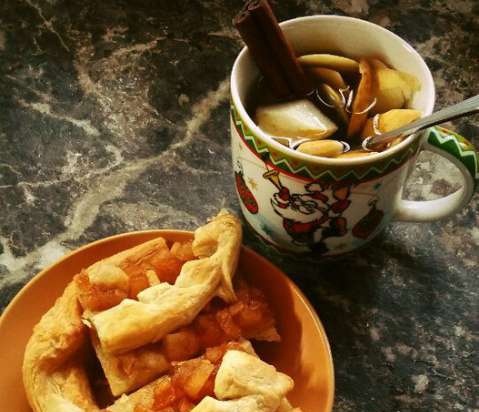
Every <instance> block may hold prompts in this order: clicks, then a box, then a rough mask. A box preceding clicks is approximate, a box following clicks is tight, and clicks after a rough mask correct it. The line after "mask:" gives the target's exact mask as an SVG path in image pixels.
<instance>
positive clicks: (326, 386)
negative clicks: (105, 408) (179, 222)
mask: <svg viewBox="0 0 479 412" xmlns="http://www.w3.org/2000/svg"><path fill="white" fill-rule="evenodd" d="M158 236H162V237H163V238H165V239H166V240H167V241H168V242H176V241H178V242H185V241H188V240H191V239H192V237H193V233H192V232H186V231H178V230H153V231H143V232H133V233H126V234H121V235H117V236H112V237H108V238H105V239H102V240H99V241H96V242H93V243H90V244H88V245H86V246H83V247H81V248H79V249H77V250H76V251H74V252H72V253H71V254H69V255H67V256H65V257H64V258H62V259H61V260H59V261H58V262H56V263H55V264H53V265H52V266H50V267H49V268H47V269H45V270H43V271H42V272H40V273H39V274H38V275H37V276H35V278H34V279H33V280H32V281H31V282H29V283H28V284H27V285H26V286H25V287H24V288H23V289H22V290H21V291H20V293H19V294H18V295H17V296H16V297H15V298H14V299H13V301H12V302H11V303H10V305H9V306H8V307H7V309H6V310H5V312H4V313H3V316H2V317H1V318H0V361H1V364H2V373H1V375H0V388H1V389H2V390H1V393H2V396H1V397H0V411H15V412H29V411H31V409H30V407H29V406H28V402H27V399H26V396H25V392H24V387H23V382H22V363H23V356H24V351H25V346H26V344H27V342H28V340H29V338H30V336H31V335H32V329H33V327H34V326H35V325H36V324H37V323H38V322H39V320H40V318H41V317H42V315H43V314H44V313H45V312H47V310H48V309H49V308H50V307H52V306H53V304H54V302H55V300H56V299H57V298H58V297H59V296H61V295H62V293H63V291H64V289H65V287H66V286H67V284H68V283H69V282H70V281H71V280H72V278H73V276H74V275H75V274H77V273H79V272H80V271H81V270H82V269H83V268H85V267H87V266H89V265H91V264H93V263H94V262H96V261H98V260H100V259H104V258H106V257H108V256H111V255H113V254H115V253H118V252H120V251H123V250H126V249H129V248H131V247H133V246H136V245H138V244H140V243H143V242H146V241H149V240H151V239H154V238H156V237H158ZM238 270H239V271H240V272H241V273H242V275H243V276H245V277H246V278H247V280H248V281H249V282H250V283H251V284H252V285H254V286H255V287H257V288H259V289H261V290H262V291H263V292H264V294H265V295H266V298H267V300H268V302H269V304H270V306H271V308H272V310H273V312H274V316H275V318H276V322H277V329H278V332H279V334H280V335H281V338H282V339H281V342H279V343H267V342H264V343H262V344H258V345H255V350H256V351H257V353H258V354H259V356H260V357H261V358H262V359H264V360H265V361H266V362H268V363H270V364H273V365H274V366H275V367H276V368H277V369H278V370H279V371H281V372H284V373H286V374H287V375H289V376H290V377H291V378H293V379H294V382H295V386H294V389H293V391H292V392H291V393H290V394H289V395H288V398H289V400H290V402H291V404H293V405H294V406H297V407H299V408H301V410H302V411H303V412H330V411H331V410H332V405H333V398H334V370H333V361H332V357H331V351H330V348H329V343H328V340H327V337H326V334H325V332H324V329H323V326H322V325H321V322H320V320H319V318H318V317H317V315H316V313H315V311H314V309H313V308H312V307H311V305H310V303H309V302H308V301H307V299H306V298H305V296H304V295H303V294H302V293H301V291H300V290H299V289H298V288H297V286H296V285H295V284H294V283H293V282H292V281H291V280H289V279H288V278H287V277H286V276H285V275H284V274H283V273H282V272H281V271H280V270H279V269H278V268H277V267H275V266H274V265H273V264H271V263H270V262H269V261H267V260H266V259H264V258H263V257H261V256H259V255H258V254H256V253H255V252H253V251H252V250H250V249H248V248H246V247H243V248H242V251H241V256H240V261H239V268H238Z"/></svg>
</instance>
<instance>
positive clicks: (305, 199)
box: [263, 170, 351, 253]
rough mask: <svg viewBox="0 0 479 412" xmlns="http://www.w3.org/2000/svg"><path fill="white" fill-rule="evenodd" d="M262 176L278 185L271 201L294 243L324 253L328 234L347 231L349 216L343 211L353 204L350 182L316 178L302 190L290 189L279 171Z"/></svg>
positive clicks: (341, 234) (342, 233)
mask: <svg viewBox="0 0 479 412" xmlns="http://www.w3.org/2000/svg"><path fill="white" fill-rule="evenodd" d="M263 177H264V178H265V179H268V180H269V181H270V182H271V183H273V185H275V187H276V188H277V189H278V191H277V192H275V193H274V194H273V197H272V198H271V205H272V206H273V209H274V211H275V212H276V213H277V214H278V215H279V216H281V218H282V220H283V222H282V223H283V228H284V229H285V230H286V232H287V233H288V235H289V236H290V237H291V239H292V240H293V242H294V243H296V244H298V245H301V246H307V247H308V248H309V249H310V250H312V251H315V252H319V253H325V252H327V251H328V248H327V246H326V244H325V242H324V241H325V240H326V239H327V238H329V237H336V236H344V235H345V234H346V232H347V220H346V218H345V217H343V216H342V214H343V212H344V211H345V210H346V209H347V208H348V207H349V205H350V204H351V201H350V200H349V195H350V193H351V184H345V183H342V184H339V183H336V182H335V183H327V182H324V181H319V180H315V181H312V182H309V183H307V184H305V186H304V192H303V193H291V192H290V190H289V189H288V188H287V187H285V186H283V184H282V183H281V181H280V178H279V172H278V171H276V170H268V171H267V172H266V173H264V174H263ZM326 190H330V195H328V194H326V193H325V192H326ZM330 196H332V198H331V197H330Z"/></svg>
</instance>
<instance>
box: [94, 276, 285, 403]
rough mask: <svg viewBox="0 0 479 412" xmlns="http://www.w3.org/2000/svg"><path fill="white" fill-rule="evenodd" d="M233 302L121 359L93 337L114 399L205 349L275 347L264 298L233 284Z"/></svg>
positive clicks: (212, 306)
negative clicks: (254, 343) (236, 344)
mask: <svg viewBox="0 0 479 412" xmlns="http://www.w3.org/2000/svg"><path fill="white" fill-rule="evenodd" d="M237 283H238V285H237V286H236V295H237V300H236V302H234V303H231V304H228V303H225V302H223V301H222V300H220V299H214V300H213V301H212V302H210V303H209V304H208V306H207V307H206V308H204V309H203V310H202V311H201V312H200V314H199V315H198V316H197V317H196V318H195V319H194V320H193V322H192V323H191V324H189V325H187V326H185V327H183V328H180V329H178V330H176V331H174V332H172V333H170V334H168V335H166V336H165V337H164V338H163V339H162V341H161V342H157V343H154V344H149V345H146V346H143V347H141V348H138V349H134V350H132V351H129V352H126V353H122V354H119V355H115V354H111V353H108V352H105V351H104V350H103V349H102V347H101V345H100V344H99V342H98V338H97V337H96V334H95V333H94V331H92V343H93V347H94V348H95V352H96V354H97V357H98V359H99V360H100V362H101V365H102V368H103V371H104V373H105V377H106V379H107V380H108V383H109V385H110V389H111V392H112V394H113V395H114V396H119V395H121V394H123V393H127V392H131V391H132V390H134V389H137V388H139V387H141V386H143V385H144V384H146V383H148V382H151V380H152V379H154V378H156V377H158V376H159V375H160V374H161V373H162V372H164V371H166V370H167V369H169V367H170V366H171V362H174V361H182V360H187V359H191V358H193V357H195V356H197V355H200V354H201V353H203V352H204V351H205V350H206V349H207V348H209V347H212V346H216V345H220V344H223V343H227V342H229V341H231V340H236V339H239V338H246V339H254V340H258V341H268V342H277V341H279V340H280V337H279V335H278V333H277V331H276V328H275V326H274V323H275V322H274V318H273V314H272V313H271V311H270V309H269V306H268V304H267V302H266V298H265V297H264V295H263V293H262V292H261V291H260V290H258V289H257V288H254V287H251V286H249V285H247V284H246V282H244V281H242V280H240V281H239V282H237Z"/></svg>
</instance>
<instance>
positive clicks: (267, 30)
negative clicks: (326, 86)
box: [248, 0, 310, 97]
mask: <svg viewBox="0 0 479 412" xmlns="http://www.w3.org/2000/svg"><path fill="white" fill-rule="evenodd" d="M248 10H249V11H250V12H251V15H252V16H253V18H254V19H255V22H256V24H257V25H258V27H259V28H260V29H261V30H262V32H263V33H264V36H265V38H266V42H267V43H268V45H269V46H270V47H271V50H272V51H273V54H274V56H275V58H276V61H277V62H278V63H279V68H280V70H281V71H282V73H283V76H284V77H286V81H287V83H288V85H289V88H290V89H291V90H292V91H293V93H294V94H295V95H296V96H297V97H303V96H305V95H306V93H307V92H309V91H310V88H308V81H307V78H306V75H305V73H304V71H303V68H302V67H301V65H300V64H299V63H298V61H297V60H296V55H295V53H294V51H293V48H292V46H291V44H290V43H289V41H288V40H287V39H286V37H285V36H284V33H283V31H282V30H281V27H280V26H279V24H278V21H277V20H276V17H275V15H274V13H273V10H272V9H271V6H270V4H269V3H268V1H267V0H254V1H250V2H249V3H248Z"/></svg>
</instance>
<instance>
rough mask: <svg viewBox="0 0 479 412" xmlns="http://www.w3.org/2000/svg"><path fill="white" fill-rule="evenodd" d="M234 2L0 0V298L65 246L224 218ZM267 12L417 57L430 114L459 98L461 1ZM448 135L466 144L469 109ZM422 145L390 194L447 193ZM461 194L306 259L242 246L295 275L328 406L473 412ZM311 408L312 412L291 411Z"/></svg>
mask: <svg viewBox="0 0 479 412" xmlns="http://www.w3.org/2000/svg"><path fill="white" fill-rule="evenodd" d="M240 3H241V2H240V1H206V0H205V1H188V0H176V1H174V2H172V1H166V0H129V1H127V0H103V1H94V0H22V1H20V0H2V1H1V2H0V108H1V110H0V305H1V307H2V308H3V307H5V306H6V305H7V304H8V302H9V301H10V300H11V299H12V297H13V296H14V295H15V294H16V293H17V292H18V290H19V289H20V288H21V287H22V286H23V285H24V284H25V283H26V282H27V281H28V280H29V279H30V278H31V277H32V276H34V275H35V273H37V272H38V270H40V269H41V268H43V267H45V266H46V265H47V264H49V263H50V262H52V261H54V260H55V259H57V258H58V257H60V256H62V255H63V254H64V253H66V252H67V251H68V250H70V249H73V248H75V247H77V246H79V245H82V244H85V243H87V242H90V241H92V240H95V239H98V238H101V237H104V236H108V235H111V234H115V233H120V232H125V231H131V230H137V229H147V228H169V227H173V228H194V227H196V226H197V225H199V224H201V223H202V222H204V221H205V219H206V218H207V217H208V216H210V215H212V214H214V213H215V212H216V211H217V210H218V209H219V208H220V207H223V206H226V207H229V208H231V209H233V210H235V211H239V207H238V201H237V199H236V197H235V193H234V188H233V178H232V169H231V165H230V153H229V132H228V127H229V126H228V93H229V92H228V87H229V83H228V77H229V70H230V67H231V65H232V62H233V60H234V58H235V55H236V54H237V52H238V51H239V49H240V47H241V42H240V41H239V38H238V36H237V35H236V33H235V32H234V30H232V28H231V25H230V22H231V19H232V16H233V14H234V13H235V11H236V10H238V9H239V8H240ZM274 5H275V8H276V10H277V14H278V17H279V18H280V19H281V20H284V19H287V18H292V17H296V16H301V15H308V14H317V13H336V14H346V15H351V16H356V17H361V18H365V19H368V20H370V21H373V22H376V23H378V24H381V25H383V26H385V27H387V28H388V29H390V30H392V31H394V32H396V33H397V34H399V35H400V36H402V37H404V38H405V39H406V40H408V41H410V42H411V43H412V44H413V45H414V46H415V47H416V48H417V50H418V51H419V52H420V53H421V54H422V55H423V56H424V57H425V58H426V61H427V63H428V65H429V67H430V68H431V70H432V72H433V75H434V78H435V81H436V85H437V92H438V93H437V97H438V99H437V107H441V106H444V105H446V104H449V103H453V102H456V101H458V100H460V99H462V98H465V97H468V96H470V95H472V94H475V93H477V91H478V89H477V84H479V71H478V70H477V64H478V61H479V3H477V2H476V1H474V0H456V1H453V2H452V1H430V0H424V1H420V2H417V1H410V0H402V1H399V2H397V1H389V0H371V1H366V0H349V1H348V0H337V1H321V2H319V1H315V0H310V1H305V0H296V1H286V0H284V1H283V0H282V1H276V2H274ZM455 128H456V130H458V131H459V132H462V133H463V134H464V135H466V136H468V137H471V138H472V140H473V141H474V140H475V143H476V146H477V145H479V122H478V118H477V117H475V118H469V119H466V120H461V121H460V122H457V123H455ZM458 182H459V180H458V177H457V174H455V173H454V169H453V168H452V167H451V166H450V165H449V164H448V163H446V162H444V161H440V160H438V158H437V157H435V156H432V155H428V154H424V155H422V156H421V158H420V162H419V165H418V167H417V171H416V172H415V173H414V174H413V176H412V177H411V179H410V182H409V186H408V189H407V191H406V192H407V193H406V194H407V196H409V197H410V198H414V199H424V198H425V199H430V198H436V197H439V196H442V195H444V194H445V193H449V192H451V191H452V190H454V189H455V188H457V187H458ZM478 206H479V196H478V195H477V194H476V196H475V197H474V198H473V200H472V202H471V204H470V205H469V207H467V208H466V209H464V210H463V211H462V212H460V213H459V214H457V215H456V216H454V217H452V218H450V219H447V220H444V221H442V222H437V223H427V224H412V223H395V224H393V225H391V226H390V227H389V228H388V229H387V230H386V231H385V232H384V233H383V234H382V235H381V236H380V237H379V238H378V239H377V240H376V241H375V242H374V243H373V244H372V245H371V246H370V247H368V248H365V249H363V250H362V251H360V252H357V253H353V254H350V255H347V256H344V257H342V258H336V259H329V260H325V261H321V262H317V261H309V260H304V259H303V260H300V259H292V258H290V257H286V256H281V255H279V254H277V253H276V252H275V251H273V250H271V249H269V248H268V247H266V246H264V245H262V244H261V243H259V242H258V241H256V240H255V238H254V237H253V236H252V235H251V234H250V233H247V234H246V242H247V244H249V245H251V246H252V247H253V248H255V249H257V250H259V251H260V252H261V253H263V254H265V255H267V256H269V257H270V258H271V260H273V261H274V262H276V263H277V264H279V265H280V266H281V267H282V268H283V269H284V270H285V271H286V272H287V273H288V274H289V275H290V276H291V277H293V278H294V279H295V281H296V282H297V283H298V284H299V285H300V286H301V288H302V289H303V290H304V291H305V293H306V294H307V295H308V297H309V298H310V299H311V301H312V302H313V304H314V306H315V307H316V309H317V310H318V312H319V315H320V317H321V319H322V320H323V322H324V325H325V327H326V330H327V333H328V336H329V338H330V341H331V345H332V350H333V354H334V359H335V365H336V378H337V383H336V384H337V394H336V402H335V410H336V411H344V412H346V411H368V412H373V411H374V412H375V411H378V412H379V411H477V410H479V403H478V397H477V395H478V393H479V379H478V375H479V370H478V364H479V360H478V349H479V342H478V341H479V338H478V329H479V328H478V326H479V325H478V313H479V303H478V302H479V297H478V290H479V281H478V273H479V262H478V261H479V224H478V223H479V214H478V213H477V209H478ZM306 412H314V411H306Z"/></svg>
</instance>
